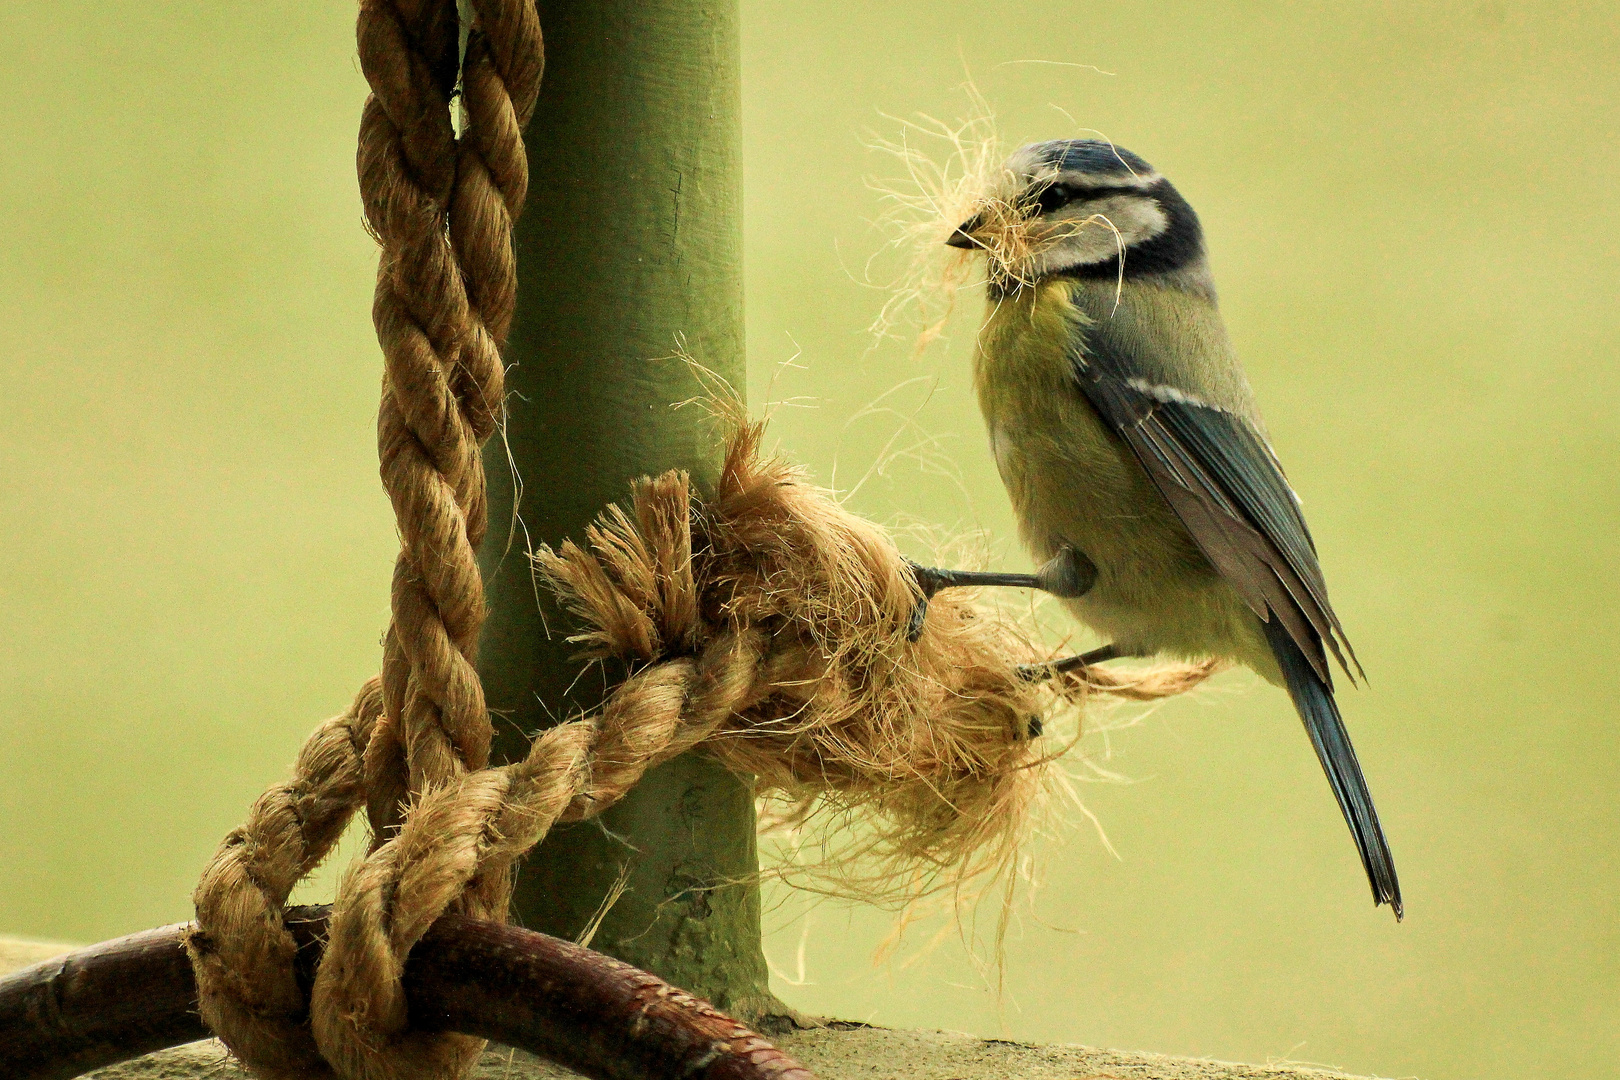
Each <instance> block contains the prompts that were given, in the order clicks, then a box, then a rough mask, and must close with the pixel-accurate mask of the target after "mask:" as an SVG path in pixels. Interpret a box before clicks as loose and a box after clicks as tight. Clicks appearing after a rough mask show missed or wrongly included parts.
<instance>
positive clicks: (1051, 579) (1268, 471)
mask: <svg viewBox="0 0 1620 1080" xmlns="http://www.w3.org/2000/svg"><path fill="white" fill-rule="evenodd" d="M967 209H968V212H969V214H970V216H968V217H967V218H966V219H965V220H962V221H960V224H958V225H957V226H956V227H955V229H954V231H952V232H951V233H950V236H949V239H947V240H946V241H945V242H946V243H947V244H949V245H951V246H952V247H956V248H962V249H966V250H968V251H970V252H974V253H977V254H981V255H983V256H984V258H985V260H986V264H987V273H986V275H985V277H986V281H987V290H988V304H987V308H986V315H985V319H984V322H983V324H982V326H981V328H980V330H979V334H978V342H977V348H976V350H975V356H974V359H973V383H974V387H975V390H976V392H977V396H978V399H979V405H980V409H981V411H982V413H983V416H984V422H985V426H986V428H987V431H988V434H989V440H990V449H991V453H992V456H993V457H994V459H995V464H996V467H997V470H998V471H999V473H1000V475H1001V479H1002V481H1003V483H1004V485H1005V487H1006V489H1007V492H1008V494H1009V496H1010V499H1011V503H1012V507H1013V511H1014V514H1015V516H1016V518H1017V521H1018V526H1019V532H1020V535H1021V537H1022V539H1023V541H1024V543H1025V545H1026V546H1027V547H1028V548H1029V549H1030V551H1031V553H1032V554H1033V555H1034V556H1035V558H1036V559H1037V561H1038V562H1040V564H1041V565H1040V569H1039V570H1038V571H1037V572H1036V573H1035V574H1030V575H1020V574H1001V573H983V572H972V571H952V570H940V569H933V568H927V567H922V566H916V567H915V568H914V569H915V574H916V580H917V585H918V589H919V592H920V594H921V596H922V601H921V604H920V605H919V613H918V614H916V615H915V616H914V625H913V628H912V630H913V633H916V632H918V630H919V629H920V621H919V620H921V619H922V618H923V617H924V614H923V613H925V610H926V608H925V605H926V601H927V597H928V596H930V595H932V593H933V592H935V591H937V590H938V589H940V588H945V587H951V586H959V585H1023V586H1029V587H1035V588H1041V589H1044V590H1046V591H1048V592H1050V593H1053V594H1055V595H1056V596H1057V597H1059V598H1060V599H1061V602H1062V603H1063V604H1064V606H1065V607H1066V608H1067V609H1068V610H1069V611H1070V612H1071V613H1072V614H1073V615H1074V616H1075V617H1076V618H1077V619H1078V620H1079V621H1080V622H1082V623H1084V624H1085V625H1087V626H1089V627H1090V628H1091V629H1093V630H1094V631H1096V632H1097V633H1099V634H1100V635H1102V636H1103V638H1104V640H1105V641H1107V642H1108V643H1107V644H1106V645H1104V646H1102V647H1101V648H1098V649H1093V650H1091V651H1090V652H1088V653H1085V654H1082V655H1080V656H1077V657H1072V658H1068V659H1066V660H1060V661H1056V662H1055V663H1053V664H1051V665H1048V666H1047V668H1046V673H1052V672H1057V671H1062V670H1073V669H1075V668H1079V667H1083V666H1089V665H1091V664H1097V663H1102V662H1105V661H1107V660H1111V659H1115V658H1119V657H1131V656H1155V655H1167V656H1173V657H1179V658H1183V659H1209V658H1221V659H1226V660H1230V661H1235V662H1237V663H1240V664H1243V665H1246V666H1247V667H1249V668H1251V669H1252V670H1254V671H1255V672H1257V673H1258V674H1259V675H1260V676H1261V677H1263V678H1264V679H1266V680H1267V681H1269V682H1271V683H1273V684H1275V685H1278V686H1281V687H1283V688H1285V689H1286V690H1287V691H1288V693H1289V694H1290V696H1291V697H1292V700H1293V704H1294V706H1295V708H1296V710H1297V712H1298V713H1299V716H1300V719H1301V720H1302V721H1303V722H1304V726H1305V729H1306V732H1307V733H1308V734H1309V737H1310V741H1311V744H1312V746H1313V747H1314V749H1315V751H1316V755H1317V757H1318V759H1319V760H1320V762H1321V764H1322V768H1323V771H1324V772H1325V773H1326V774H1327V778H1328V781H1329V783H1330V785H1331V786H1332V789H1333V794H1334V796H1335V797H1336V799H1337V801H1338V805H1339V808H1340V810H1341V811H1342V813H1343V815H1344V818H1345V821H1346V823H1347V824H1348V825H1349V828H1350V832H1351V834H1352V836H1353V837H1354V839H1355V843H1356V847H1357V850H1358V851H1359V853H1360V856H1361V861H1362V864H1363V866H1364V868H1365V870H1366V873H1367V879H1368V881H1369V883H1370V884H1371V887H1372V893H1373V900H1374V903H1375V905H1378V904H1388V905H1390V907H1391V908H1392V909H1393V911H1394V913H1395V917H1396V919H1397V920H1398V919H1400V918H1401V917H1402V915H1403V913H1404V908H1403V904H1402V900H1401V890H1400V883H1399V881H1398V879H1397V877H1396V873H1395V864H1394V860H1393V858H1392V856H1391V854H1390V850H1389V844H1388V842H1387V841H1386V839H1385V836H1384V831H1383V827H1382V825H1381V824H1380V822H1379V819H1378V812H1377V810H1376V808H1375V807H1374V805H1373V799H1372V795H1371V793H1370V792H1369V790H1368V787H1367V782H1366V779H1365V778H1364V776H1363V774H1362V769H1361V765H1360V763H1359V762H1358V761H1357V758H1356V752H1355V748H1354V747H1353V746H1352V745H1351V741H1350V736H1349V733H1348V732H1347V730H1346V728H1345V725H1344V722H1343V719H1342V718H1341V716H1340V712H1339V706H1338V704H1337V702H1336V700H1335V697H1334V688H1333V675H1332V671H1331V670H1330V667H1329V655H1328V654H1329V653H1331V654H1332V659H1333V660H1334V661H1336V662H1337V664H1338V665H1339V667H1340V668H1342V669H1343V671H1344V674H1345V675H1346V676H1347V677H1348V678H1350V679H1351V681H1352V682H1353V681H1354V680H1355V678H1356V676H1357V675H1358V674H1361V667H1360V663H1359V662H1358V661H1357V660H1356V657H1355V652H1354V650H1353V649H1352V648H1351V646H1350V643H1349V640H1348V638H1347V637H1346V636H1345V632H1344V628H1343V627H1342V625H1341V624H1340V621H1339V618H1338V616H1337V615H1335V614H1334V611H1333V608H1332V606H1331V604H1330V603H1329V602H1328V595H1327V586H1326V583H1325V581H1324V580H1323V575H1322V569H1321V567H1320V565H1319V563H1318V560H1317V554H1316V549H1315V545H1314V541H1313V540H1312V538H1311V534H1310V530H1309V529H1308V528H1307V527H1306V524H1305V517H1304V514H1303V511H1302V509H1301V505H1300V501H1299V499H1298V497H1297V496H1296V495H1295V493H1294V491H1293V488H1292V487H1291V486H1290V485H1289V482H1288V480H1287V479H1286V477H1285V476H1284V473H1283V469H1282V465H1281V464H1280V462H1279V461H1278V459H1277V456H1276V454H1275V452H1274V451H1273V450H1272V447H1271V443H1270V441H1269V438H1268V436H1267V434H1266V428H1265V425H1264V424H1263V423H1262V421H1261V418H1260V413H1259V411H1258V409H1257V407H1256V404H1255V399H1254V394H1253V391H1252V390H1251V389H1250V386H1249V383H1248V380H1247V378H1246V377H1245V375H1244V373H1243V369H1242V367H1241V366H1240V364H1239V362H1238V357H1237V354H1236V352H1235V351H1234V349H1233V347H1232V343H1231V340H1230V339H1229V337H1228V335H1227V331H1226V329H1225V325H1224V323H1223V321H1222V319H1221V315H1220V311H1219V308H1218V306H1217V301H1216V292H1215V285H1214V281H1213V279H1212V277H1211V273H1210V265H1209V259H1208V255H1207V252H1206V247H1205V242H1204V233H1203V228H1202V225H1201V224H1200V222H1199V219H1198V215H1197V214H1196V213H1195V212H1194V211H1193V208H1192V206H1191V205H1189V204H1188V202H1187V200H1186V199H1184V198H1183V197H1182V196H1181V194H1180V193H1179V192H1178V191H1177V190H1176V188H1175V187H1174V186H1173V185H1172V184H1171V183H1170V181H1169V180H1168V179H1166V178H1165V177H1164V176H1162V175H1161V174H1160V173H1159V172H1158V171H1157V170H1155V169H1154V168H1153V167H1152V166H1151V165H1149V164H1148V163H1147V162H1146V161H1144V160H1143V159H1142V158H1140V157H1138V156H1137V155H1136V154H1133V153H1131V152H1130V151H1128V150H1125V149H1124V148H1122V147H1118V146H1116V145H1114V144H1113V143H1111V142H1105V141H1101V140H1090V139H1067V140H1058V141H1052V142H1042V143H1036V144H1033V145H1029V146H1025V147H1023V148H1022V149H1020V150H1018V151H1017V152H1015V153H1014V154H1013V155H1012V156H1011V158H1009V159H1008V161H1007V163H1006V166H1005V168H1004V169H1003V170H1002V171H1001V173H1000V177H999V180H997V181H995V182H994V183H992V184H991V185H990V188H989V193H988V194H987V195H985V196H983V197H982V198H980V199H978V200H976V202H975V203H974V204H973V205H972V206H970V207H968V208H967ZM950 220H955V219H954V218H952V219H948V220H947V222H946V225H945V227H946V228H949V227H950V224H949V222H950ZM1352 665H1354V672H1352Z"/></svg>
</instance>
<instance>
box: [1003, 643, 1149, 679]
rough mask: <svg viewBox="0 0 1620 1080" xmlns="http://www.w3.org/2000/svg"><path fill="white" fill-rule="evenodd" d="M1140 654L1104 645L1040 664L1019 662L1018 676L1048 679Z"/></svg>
mask: <svg viewBox="0 0 1620 1080" xmlns="http://www.w3.org/2000/svg"><path fill="white" fill-rule="evenodd" d="M1140 655H1142V654H1141V653H1139V652H1132V651H1129V650H1125V649H1121V648H1120V647H1119V646H1118V645H1104V646H1102V647H1100V648H1096V649H1092V650H1091V651H1090V652H1083V653H1080V654H1078V655H1076V656H1065V657H1064V658H1063V659H1061V660H1048V661H1046V662H1045V663H1042V664H1019V665H1018V677H1019V678H1021V679H1026V680H1028V681H1030V682H1036V681H1038V680H1040V679H1050V678H1052V677H1053V676H1056V675H1064V674H1067V673H1068V672H1071V671H1080V670H1082V669H1084V668H1088V667H1091V666H1092V665H1093V664H1102V663H1106V662H1107V661H1109V660H1118V659H1120V658H1122V657H1126V656H1140Z"/></svg>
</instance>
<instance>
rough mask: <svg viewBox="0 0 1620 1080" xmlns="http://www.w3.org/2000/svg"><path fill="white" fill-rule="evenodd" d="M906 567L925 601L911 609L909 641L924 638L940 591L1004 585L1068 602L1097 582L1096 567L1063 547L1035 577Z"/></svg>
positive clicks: (908, 562)
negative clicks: (931, 606) (930, 603)
mask: <svg viewBox="0 0 1620 1080" xmlns="http://www.w3.org/2000/svg"><path fill="white" fill-rule="evenodd" d="M906 565H908V566H909V567H910V568H911V576H912V579H913V580H914V581H916V583H917V591H918V592H920V593H921V594H922V598H921V599H919V600H918V601H917V603H916V604H915V605H914V606H913V607H912V609H911V618H910V620H909V621H908V623H907V625H906V640H907V641H916V640H917V639H918V638H919V637H921V636H922V629H923V622H924V621H925V620H926V619H927V617H928V601H929V599H930V598H932V597H933V595H934V594H935V593H937V592H939V590H941V589H954V588H960V587H962V586H965V585H978V586H1004V587H1012V588H1015V589H1040V590H1041V591H1043V592H1049V593H1051V594H1052V595H1053V596H1057V597H1061V598H1063V599H1065V600H1073V599H1075V598H1077V597H1081V596H1084V595H1085V594H1086V593H1087V592H1089V591H1090V590H1091V587H1092V585H1094V584H1096V581H1097V567H1096V564H1094V563H1093V562H1092V561H1091V560H1090V559H1088V558H1086V556H1085V554H1084V553H1083V552H1081V551H1080V550H1079V549H1077V548H1072V547H1067V546H1065V547H1063V548H1062V549H1061V550H1059V551H1058V553H1057V554H1056V555H1054V556H1052V558H1050V559H1048V560H1047V561H1046V563H1045V564H1044V565H1043V566H1042V567H1041V568H1040V569H1039V570H1037V571H1036V572H1035V573H1033V574H1004V573H1000V572H998V571H989V570H941V569H939V568H938V567H933V566H919V565H917V564H916V563H914V562H912V561H911V560H910V559H907V560H906Z"/></svg>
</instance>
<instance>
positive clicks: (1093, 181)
mask: <svg viewBox="0 0 1620 1080" xmlns="http://www.w3.org/2000/svg"><path fill="white" fill-rule="evenodd" d="M945 242H946V243H947V244H949V245H951V246H952V247H957V248H965V249H969V250H982V251H984V252H985V254H986V255H987V256H988V258H989V263H990V266H989V270H990V273H989V277H990V282H991V287H992V288H996V289H999V290H1001V291H1012V290H1015V289H1017V288H1019V287H1021V286H1025V285H1033V284H1035V283H1036V282H1038V281H1040V280H1041V279H1043V278H1046V277H1050V276H1052V275H1054V274H1063V275H1068V276H1076V277H1097V278H1117V277H1137V276H1143V275H1148V274H1168V273H1172V272H1176V271H1182V272H1191V273H1192V275H1193V276H1195V277H1198V278H1200V279H1201V278H1203V277H1205V276H1206V275H1204V274H1203V273H1202V267H1203V257H1204V239H1203V230H1202V228H1201V227H1200V226H1199V224H1198V215H1197V214H1195V213H1193V209H1192V207H1191V206H1188V205H1187V201H1186V200H1185V199H1183V198H1182V197H1181V195H1180V193H1179V192H1177V191H1176V189H1175V188H1174V187H1172V186H1171V185H1170V181H1168V180H1166V179H1165V178H1164V177H1162V176H1160V175H1159V174H1158V172H1157V171H1155V170H1154V168H1153V167H1152V166H1151V165H1149V164H1148V163H1147V162H1145V161H1143V160H1142V159H1141V158H1139V157H1137V156H1136V155H1135V154H1133V153H1131V152H1130V151H1129V150H1126V149H1123V148H1122V147H1117V146H1114V145H1113V144H1112V143H1107V142H1099V141H1095V140H1089V139H1085V140H1081V139H1074V140H1068V139H1066V140H1059V141H1055V142H1044V143H1035V144H1033V145H1031V146H1026V147H1024V148H1023V149H1021V150H1019V151H1018V152H1017V153H1015V154H1013V156H1012V157H1011V158H1009V159H1008V160H1007V164H1006V167H1005V168H1004V169H1003V171H1002V175H1001V178H1000V181H999V183H998V184H997V185H996V189H995V190H993V191H992V192H991V193H990V194H989V195H988V197H986V198H985V199H984V200H983V201H982V202H981V203H980V204H979V205H978V206H977V207H976V208H975V211H974V213H973V214H972V216H970V217H969V218H968V219H967V220H966V221H963V222H962V223H961V225H960V226H958V227H957V229H956V231H955V232H954V233H952V234H951V236H950V238H949V239H948V240H946V241H945Z"/></svg>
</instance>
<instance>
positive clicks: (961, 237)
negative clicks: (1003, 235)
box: [945, 214, 984, 250]
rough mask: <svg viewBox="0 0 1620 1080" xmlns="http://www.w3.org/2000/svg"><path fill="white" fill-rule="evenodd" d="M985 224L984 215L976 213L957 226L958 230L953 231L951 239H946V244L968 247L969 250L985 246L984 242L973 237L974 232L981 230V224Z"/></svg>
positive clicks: (954, 246)
mask: <svg viewBox="0 0 1620 1080" xmlns="http://www.w3.org/2000/svg"><path fill="white" fill-rule="evenodd" d="M983 224H984V215H983V214H974V215H973V216H972V217H970V218H968V219H967V220H966V221H964V222H962V224H960V225H958V226H957V227H956V231H955V232H953V233H951V236H950V239H948V240H946V241H945V243H946V246H948V247H953V248H967V249H969V250H971V249H973V248H976V247H984V245H983V244H981V243H979V242H978V241H977V240H975V239H973V234H974V233H975V232H977V231H978V230H979V226H981V225H983Z"/></svg>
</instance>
